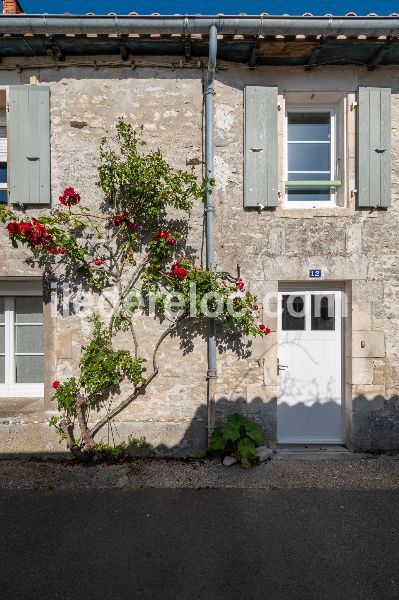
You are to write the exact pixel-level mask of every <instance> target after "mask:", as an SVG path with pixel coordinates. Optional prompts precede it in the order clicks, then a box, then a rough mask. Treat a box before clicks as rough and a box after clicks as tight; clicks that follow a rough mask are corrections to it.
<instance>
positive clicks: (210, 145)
mask: <svg viewBox="0 0 399 600" xmlns="http://www.w3.org/2000/svg"><path fill="white" fill-rule="evenodd" d="M216 55H217V29H216V26H215V25H211V27H210V28H209V60H208V73H207V78H206V87H205V90H204V93H205V170H206V177H207V179H213V177H214V127H215V125H214V114H215V87H214V82H215V71H216ZM205 215H206V268H207V270H208V271H213V270H214V268H215V204H214V190H213V187H212V188H210V190H209V191H208V192H207V194H206V199H205ZM216 379H217V367H216V322H215V319H214V318H211V317H209V318H208V371H207V382H208V385H207V417H208V419H207V421H208V422H207V432H208V447H209V442H210V438H211V435H212V433H213V430H214V427H215V402H216Z"/></svg>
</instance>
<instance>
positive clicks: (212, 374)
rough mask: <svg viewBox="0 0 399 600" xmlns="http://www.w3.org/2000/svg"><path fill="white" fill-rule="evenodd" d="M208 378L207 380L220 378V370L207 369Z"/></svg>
mask: <svg viewBox="0 0 399 600" xmlns="http://www.w3.org/2000/svg"><path fill="white" fill-rule="evenodd" d="M206 378H207V380H208V381H209V380H211V379H217V378H218V372H217V371H213V370H211V371H207V372H206Z"/></svg>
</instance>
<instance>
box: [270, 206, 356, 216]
mask: <svg viewBox="0 0 399 600" xmlns="http://www.w3.org/2000/svg"><path fill="white" fill-rule="evenodd" d="M352 214H353V210H352V209H351V208H348V207H347V206H331V207H329V208H306V207H303V208H302V207H299V206H298V207H297V208H289V207H286V206H279V207H278V208H277V210H276V215H277V216H279V217H286V218H290V219H311V218H313V217H350V216H351V215H352Z"/></svg>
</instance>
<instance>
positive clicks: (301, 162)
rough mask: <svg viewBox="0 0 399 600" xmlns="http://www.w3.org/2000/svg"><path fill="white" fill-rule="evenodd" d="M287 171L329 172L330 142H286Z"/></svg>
mask: <svg viewBox="0 0 399 600" xmlns="http://www.w3.org/2000/svg"><path fill="white" fill-rule="evenodd" d="M288 171H328V172H330V144H317V143H316V144H288Z"/></svg>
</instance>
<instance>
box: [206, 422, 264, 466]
mask: <svg viewBox="0 0 399 600" xmlns="http://www.w3.org/2000/svg"><path fill="white" fill-rule="evenodd" d="M263 444H264V436H263V431H262V428H261V427H260V425H258V424H257V423H254V422H253V421H250V420H249V419H247V418H246V417H244V416H243V415H240V414H237V413H234V414H233V415H229V416H228V417H227V419H226V422H225V423H224V424H223V425H222V426H221V427H219V428H217V429H215V431H214V432H213V434H212V438H211V448H212V450H217V451H223V452H225V453H226V454H234V456H235V457H236V458H237V460H241V459H245V460H247V461H249V462H250V463H251V464H258V463H259V458H258V457H257V455H256V448H257V447H258V446H262V445H263Z"/></svg>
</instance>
